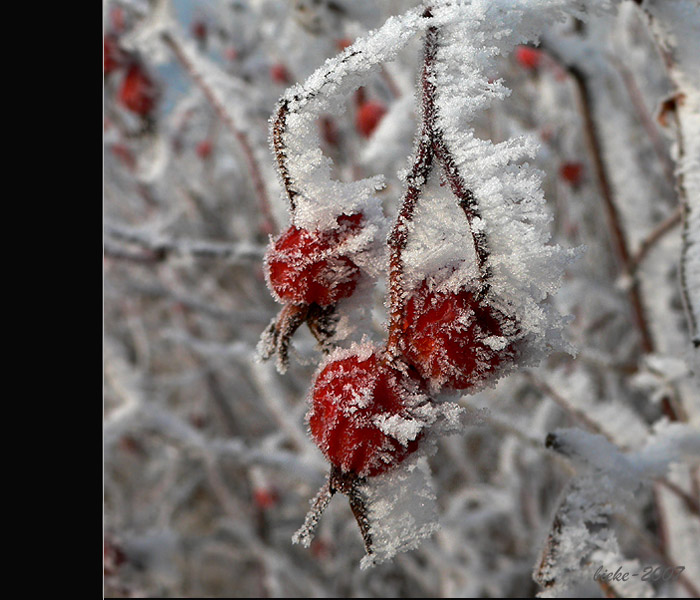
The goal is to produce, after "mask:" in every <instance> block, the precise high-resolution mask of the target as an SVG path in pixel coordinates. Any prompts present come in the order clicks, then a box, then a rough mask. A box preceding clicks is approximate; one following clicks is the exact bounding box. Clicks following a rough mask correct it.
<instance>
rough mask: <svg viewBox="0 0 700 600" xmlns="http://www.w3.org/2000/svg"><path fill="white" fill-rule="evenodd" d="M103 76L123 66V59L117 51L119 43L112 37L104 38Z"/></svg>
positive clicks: (118, 50) (108, 35)
mask: <svg viewBox="0 0 700 600" xmlns="http://www.w3.org/2000/svg"><path fill="white" fill-rule="evenodd" d="M103 57H104V74H105V75H109V74H110V73H113V72H114V71H116V70H117V69H118V68H119V67H121V66H122V65H123V64H124V57H123V55H122V52H121V50H120V49H119V42H118V41H117V38H116V37H115V36H114V35H110V34H107V35H105V37H104V54H103Z"/></svg>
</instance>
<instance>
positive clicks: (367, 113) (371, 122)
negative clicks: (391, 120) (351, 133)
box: [355, 102, 386, 137]
mask: <svg viewBox="0 0 700 600" xmlns="http://www.w3.org/2000/svg"><path fill="white" fill-rule="evenodd" d="M385 114H386V107H385V106H384V105H383V104H381V103H379V102H363V103H362V104H361V105H360V107H359V108H358V110H357V116H356V117H355V126H356V127H357V130H358V131H359V132H360V133H361V134H362V135H363V136H364V137H370V136H371V135H372V133H374V130H375V129H376V128H377V126H378V125H379V122H380V121H381V120H382V119H383V118H384V115H385Z"/></svg>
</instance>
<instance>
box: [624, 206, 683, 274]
mask: <svg viewBox="0 0 700 600" xmlns="http://www.w3.org/2000/svg"><path fill="white" fill-rule="evenodd" d="M681 217H682V208H681V207H680V206H679V207H678V208H676V210H674V211H673V213H672V214H671V215H670V216H668V217H666V218H665V219H664V220H663V221H661V223H659V224H658V225H657V226H656V227H655V228H654V229H653V230H652V231H651V232H649V233H648V234H647V236H646V237H645V238H644V239H643V240H642V242H641V243H640V245H639V248H638V249H637V251H636V252H635V253H634V255H633V256H632V270H633V271H636V270H637V269H638V268H639V265H640V263H641V262H642V261H643V260H644V258H645V257H646V255H647V254H648V252H649V250H651V249H652V248H653V247H654V246H655V245H656V243H657V242H658V241H659V240H661V238H663V237H664V236H665V235H666V234H667V233H668V232H670V231H672V230H673V229H674V228H675V227H676V226H677V225H679V224H680V222H681Z"/></svg>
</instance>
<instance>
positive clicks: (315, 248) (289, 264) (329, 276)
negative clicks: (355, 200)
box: [265, 214, 362, 307]
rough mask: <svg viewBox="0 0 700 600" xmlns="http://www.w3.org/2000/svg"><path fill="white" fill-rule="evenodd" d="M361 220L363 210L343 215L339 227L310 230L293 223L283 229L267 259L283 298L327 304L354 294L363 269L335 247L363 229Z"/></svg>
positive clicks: (276, 289)
mask: <svg viewBox="0 0 700 600" xmlns="http://www.w3.org/2000/svg"><path fill="white" fill-rule="evenodd" d="M361 220H362V215H361V214H355V215H351V216H346V215H342V216H341V217H339V218H338V223H339V224H340V225H341V227H340V228H339V229H338V230H335V231H331V232H319V231H312V232H309V231H307V230H305V229H300V228H299V227H294V226H292V227H290V228H289V229H287V230H286V231H285V232H284V233H282V235H280V236H279V237H278V238H277V239H276V240H275V242H274V243H273V245H272V246H271V247H270V249H269V250H268V252H267V255H266V259H265V264H266V273H267V277H268V281H269V282H270V287H271V288H272V290H273V291H274V293H275V294H276V295H277V297H278V299H279V301H280V302H282V303H288V304H297V305H298V304H318V305H319V306H324V307H325V306H331V305H333V304H335V303H336V302H338V301H339V300H341V299H342V298H347V297H348V296H351V295H352V293H353V292H354V291H355V287H356V285H357V280H358V279H359V275H360V269H359V268H358V267H357V265H356V264H355V263H354V262H353V261H352V260H350V258H348V257H347V256H342V255H339V254H338V253H337V251H336V250H335V248H336V247H337V245H338V244H339V243H340V242H342V241H343V240H344V239H345V238H347V236H348V235H352V234H353V233H356V232H357V230H359V228H360V221H361Z"/></svg>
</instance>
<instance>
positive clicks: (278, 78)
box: [270, 63, 292, 85]
mask: <svg viewBox="0 0 700 600" xmlns="http://www.w3.org/2000/svg"><path fill="white" fill-rule="evenodd" d="M270 79H272V81H274V82H275V83H279V84H280V85H289V84H290V83H291V82H292V79H291V77H290V76H289V71H287V67H285V66H284V65H283V64H282V63H276V64H274V65H272V66H271V67H270Z"/></svg>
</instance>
